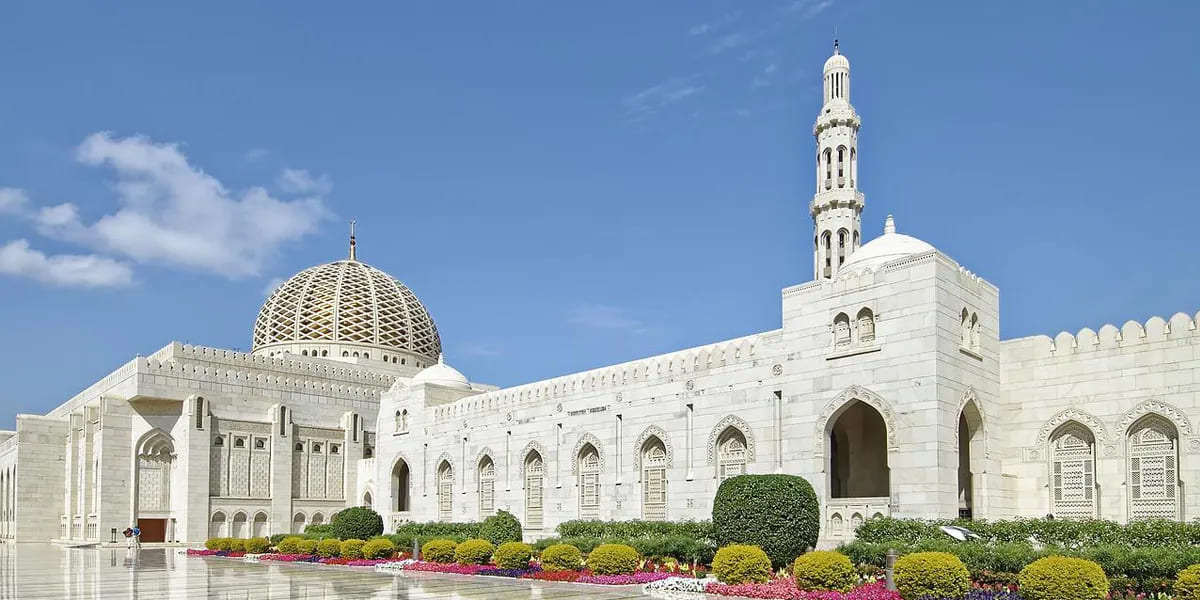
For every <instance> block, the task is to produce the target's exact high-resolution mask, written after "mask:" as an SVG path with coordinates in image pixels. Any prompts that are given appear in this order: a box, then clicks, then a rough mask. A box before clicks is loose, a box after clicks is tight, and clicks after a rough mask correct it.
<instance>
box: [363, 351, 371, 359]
mask: <svg viewBox="0 0 1200 600" xmlns="http://www.w3.org/2000/svg"><path fill="white" fill-rule="evenodd" d="M363 358H371V353H370V352H363Z"/></svg>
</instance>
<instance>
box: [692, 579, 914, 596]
mask: <svg viewBox="0 0 1200 600" xmlns="http://www.w3.org/2000/svg"><path fill="white" fill-rule="evenodd" d="M704 592H705V593H707V594H717V595H720V596H742V597H745V598H778V599H780V600H900V594H899V593H898V592H895V591H890V590H887V589H885V588H884V585H883V582H879V581H877V582H875V583H870V584H867V585H863V586H859V587H857V588H854V589H853V590H851V591H850V592H848V593H843V592H828V591H810V590H801V589H799V588H797V587H796V582H795V580H793V579H792V578H791V577H780V578H779V579H773V580H771V581H769V582H767V583H742V584H738V585H727V584H724V583H717V582H715V581H713V582H710V583H709V584H708V585H705V586H704Z"/></svg>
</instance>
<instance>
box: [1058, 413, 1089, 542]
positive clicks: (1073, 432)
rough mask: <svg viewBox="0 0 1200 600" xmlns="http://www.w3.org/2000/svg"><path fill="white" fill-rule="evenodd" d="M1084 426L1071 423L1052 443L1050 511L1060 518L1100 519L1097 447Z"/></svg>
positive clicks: (1060, 431)
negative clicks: (1097, 507) (1097, 515)
mask: <svg viewBox="0 0 1200 600" xmlns="http://www.w3.org/2000/svg"><path fill="white" fill-rule="evenodd" d="M1093 440H1094V437H1093V436H1092V434H1091V432H1090V431H1088V430H1087V429H1086V428H1085V427H1083V426H1082V425H1078V424H1076V423H1068V424H1066V425H1064V426H1063V427H1061V428H1060V429H1059V430H1058V432H1057V435H1056V436H1055V438H1054V439H1053V440H1051V442H1050V489H1051V497H1050V500H1051V502H1050V509H1051V513H1052V514H1053V515H1054V516H1055V517H1057V518H1060V519H1086V518H1092V517H1095V516H1096V445H1095V443H1094V441H1093Z"/></svg>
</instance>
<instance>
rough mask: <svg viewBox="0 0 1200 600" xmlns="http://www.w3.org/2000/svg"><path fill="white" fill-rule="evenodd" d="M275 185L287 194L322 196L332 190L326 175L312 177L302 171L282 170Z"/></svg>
mask: <svg viewBox="0 0 1200 600" xmlns="http://www.w3.org/2000/svg"><path fill="white" fill-rule="evenodd" d="M276 185H278V186H279V189H280V190H283V191H284V192H285V193H288V194H316V195H318V196H324V195H325V194H328V193H329V192H330V191H332V190H333V182H331V181H330V180H329V176H328V175H321V176H319V177H313V175H312V173H309V172H308V171H306V170H304V169H284V170H283V172H282V173H280V174H279V179H278V180H277V181H276Z"/></svg>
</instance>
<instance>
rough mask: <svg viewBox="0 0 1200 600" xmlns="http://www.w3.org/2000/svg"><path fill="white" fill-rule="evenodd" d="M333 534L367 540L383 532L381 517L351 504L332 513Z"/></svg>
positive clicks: (346, 538)
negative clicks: (334, 513)
mask: <svg viewBox="0 0 1200 600" xmlns="http://www.w3.org/2000/svg"><path fill="white" fill-rule="evenodd" d="M330 525H331V526H332V527H333V535H334V536H336V537H337V538H338V539H342V540H369V539H371V538H373V537H375V536H377V535H379V534H381V533H383V517H380V516H379V513H377V512H375V511H373V510H371V509H369V508H367V507H365V506H352V507H350V508H347V509H345V510H342V511H340V512H338V513H337V514H336V515H333V520H332V521H331V522H330Z"/></svg>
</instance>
